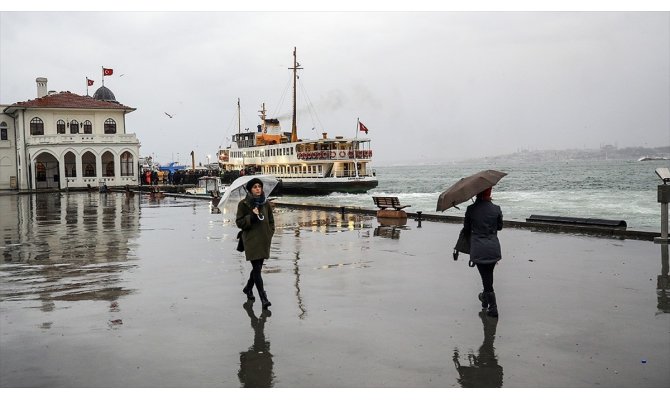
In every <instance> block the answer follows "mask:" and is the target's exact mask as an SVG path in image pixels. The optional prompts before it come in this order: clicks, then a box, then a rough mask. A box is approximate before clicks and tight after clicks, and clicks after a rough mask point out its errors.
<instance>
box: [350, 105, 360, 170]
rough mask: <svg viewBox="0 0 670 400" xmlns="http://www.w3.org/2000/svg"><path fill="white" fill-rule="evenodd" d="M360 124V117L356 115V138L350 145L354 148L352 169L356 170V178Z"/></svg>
mask: <svg viewBox="0 0 670 400" xmlns="http://www.w3.org/2000/svg"><path fill="white" fill-rule="evenodd" d="M360 124H361V120H360V117H356V140H355V141H354V143H355V146H353V145H352V146H351V147H353V150H354V170H355V171H356V178H358V161H357V160H356V151H357V147H358V131H359V129H360V127H361V125H360Z"/></svg>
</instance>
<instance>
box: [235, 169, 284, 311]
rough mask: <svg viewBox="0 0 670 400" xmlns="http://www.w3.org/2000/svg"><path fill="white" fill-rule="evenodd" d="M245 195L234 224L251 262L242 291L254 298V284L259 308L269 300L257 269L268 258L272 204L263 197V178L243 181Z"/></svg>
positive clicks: (272, 225)
mask: <svg viewBox="0 0 670 400" xmlns="http://www.w3.org/2000/svg"><path fill="white" fill-rule="evenodd" d="M246 189H247V196H246V197H245V198H244V199H242V200H240V202H239V203H238V204H237V214H236V220H235V222H236V224H237V227H238V228H240V229H241V230H242V242H243V243H244V253H245V256H246V259H247V261H250V262H251V267H252V269H251V273H250V274H249V280H248V281H247V284H246V286H245V287H244V289H242V292H243V293H244V294H246V295H247V299H248V300H255V298H254V295H253V288H254V286H256V289H257V290H258V296H259V297H260V298H261V303H262V305H263V308H268V307H270V306H271V305H272V304H271V303H270V301H269V300H268V297H267V294H266V293H265V289H264V287H263V278H262V277H261V269H262V268H263V262H264V261H265V260H266V259H268V258H270V245H271V243H272V236H273V235H274V231H275V220H274V215H273V214H272V207H270V204H269V203H268V202H267V200H266V198H265V193H264V192H263V182H262V181H261V180H260V179H258V178H253V179H251V180H250V181H249V182H247V184H246Z"/></svg>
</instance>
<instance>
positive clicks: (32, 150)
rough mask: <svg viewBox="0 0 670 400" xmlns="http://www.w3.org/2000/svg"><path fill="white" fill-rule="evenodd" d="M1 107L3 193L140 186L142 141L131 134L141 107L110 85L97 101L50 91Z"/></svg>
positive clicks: (41, 88)
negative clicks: (130, 119)
mask: <svg viewBox="0 0 670 400" xmlns="http://www.w3.org/2000/svg"><path fill="white" fill-rule="evenodd" d="M36 83H37V98H35V99H33V100H28V101H21V102H17V103H14V104H11V105H0V111H1V113H0V190H3V189H5V190H6V189H9V190H41V189H69V188H86V187H89V186H90V187H98V186H99V185H102V184H106V185H107V186H109V187H114V186H125V185H137V184H138V161H139V148H140V142H139V140H138V139H137V137H136V135H135V134H134V133H128V132H127V131H126V119H125V116H126V114H127V113H129V112H133V111H135V108H132V107H128V106H125V105H123V104H121V103H119V102H118V101H117V100H116V98H115V96H114V93H112V91H111V90H109V89H108V88H107V87H105V86H104V84H103V86H101V87H100V88H98V89H97V90H96V91H95V93H94V94H93V97H91V96H88V95H86V96H82V95H78V94H74V93H71V92H67V91H65V92H55V91H48V90H47V79H46V78H37V79H36Z"/></svg>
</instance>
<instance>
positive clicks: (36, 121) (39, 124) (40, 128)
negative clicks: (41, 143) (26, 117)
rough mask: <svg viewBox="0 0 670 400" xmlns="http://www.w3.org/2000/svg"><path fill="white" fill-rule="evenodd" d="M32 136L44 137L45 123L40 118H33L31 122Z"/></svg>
mask: <svg viewBox="0 0 670 400" xmlns="http://www.w3.org/2000/svg"><path fill="white" fill-rule="evenodd" d="M30 134H31V135H44V122H43V121H42V120H41V119H40V118H37V117H35V118H33V119H31V120H30Z"/></svg>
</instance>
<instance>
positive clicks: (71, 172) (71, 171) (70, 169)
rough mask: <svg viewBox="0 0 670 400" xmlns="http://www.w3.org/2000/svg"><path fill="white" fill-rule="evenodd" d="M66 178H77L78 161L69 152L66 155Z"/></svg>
mask: <svg viewBox="0 0 670 400" xmlns="http://www.w3.org/2000/svg"><path fill="white" fill-rule="evenodd" d="M63 159H64V160H65V176H67V177H68V178H74V177H76V176H77V159H76V158H75V156H74V153H72V152H71V151H68V152H67V153H65V157H63Z"/></svg>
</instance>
